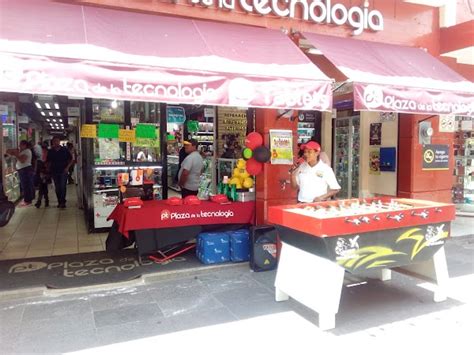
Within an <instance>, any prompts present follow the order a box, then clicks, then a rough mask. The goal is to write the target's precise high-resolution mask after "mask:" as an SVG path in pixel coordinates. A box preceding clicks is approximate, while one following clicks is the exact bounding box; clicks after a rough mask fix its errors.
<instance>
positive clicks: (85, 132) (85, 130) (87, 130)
mask: <svg viewBox="0 0 474 355" xmlns="http://www.w3.org/2000/svg"><path fill="white" fill-rule="evenodd" d="M81 138H97V126H96V125H95V124H83V125H82V126H81Z"/></svg>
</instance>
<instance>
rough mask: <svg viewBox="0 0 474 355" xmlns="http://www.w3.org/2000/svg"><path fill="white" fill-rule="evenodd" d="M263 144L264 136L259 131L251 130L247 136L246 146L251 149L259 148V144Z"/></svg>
mask: <svg viewBox="0 0 474 355" xmlns="http://www.w3.org/2000/svg"><path fill="white" fill-rule="evenodd" d="M262 144H263V137H262V135H261V134H260V133H258V132H251V133H249V134H247V137H245V146H246V147H247V148H250V149H252V150H253V149H254V148H257V147H258V146H259V145H262Z"/></svg>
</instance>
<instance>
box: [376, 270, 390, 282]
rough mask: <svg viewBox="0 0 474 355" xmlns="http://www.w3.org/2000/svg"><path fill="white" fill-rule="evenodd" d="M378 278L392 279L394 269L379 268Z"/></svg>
mask: <svg viewBox="0 0 474 355" xmlns="http://www.w3.org/2000/svg"><path fill="white" fill-rule="evenodd" d="M377 278H378V279H379V280H380V281H390V280H391V279H392V270H390V269H381V270H379V271H378V275H377Z"/></svg>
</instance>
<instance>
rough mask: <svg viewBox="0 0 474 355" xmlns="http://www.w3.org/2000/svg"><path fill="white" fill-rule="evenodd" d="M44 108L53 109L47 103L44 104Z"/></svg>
mask: <svg viewBox="0 0 474 355" xmlns="http://www.w3.org/2000/svg"><path fill="white" fill-rule="evenodd" d="M44 106H45V107H46V108H47V109H48V110H50V109H51V106H49V104H48V103H47V102H45V103H44Z"/></svg>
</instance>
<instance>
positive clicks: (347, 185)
mask: <svg viewBox="0 0 474 355" xmlns="http://www.w3.org/2000/svg"><path fill="white" fill-rule="evenodd" d="M333 142H334V149H333V152H334V153H333V154H334V156H333V161H334V173H335V175H336V179H337V181H338V182H339V184H340V185H341V191H340V192H339V193H338V194H337V197H338V198H341V199H345V198H353V197H354V198H355V197H359V153H360V117H359V116H353V117H341V118H336V119H335V120H334V139H333Z"/></svg>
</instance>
